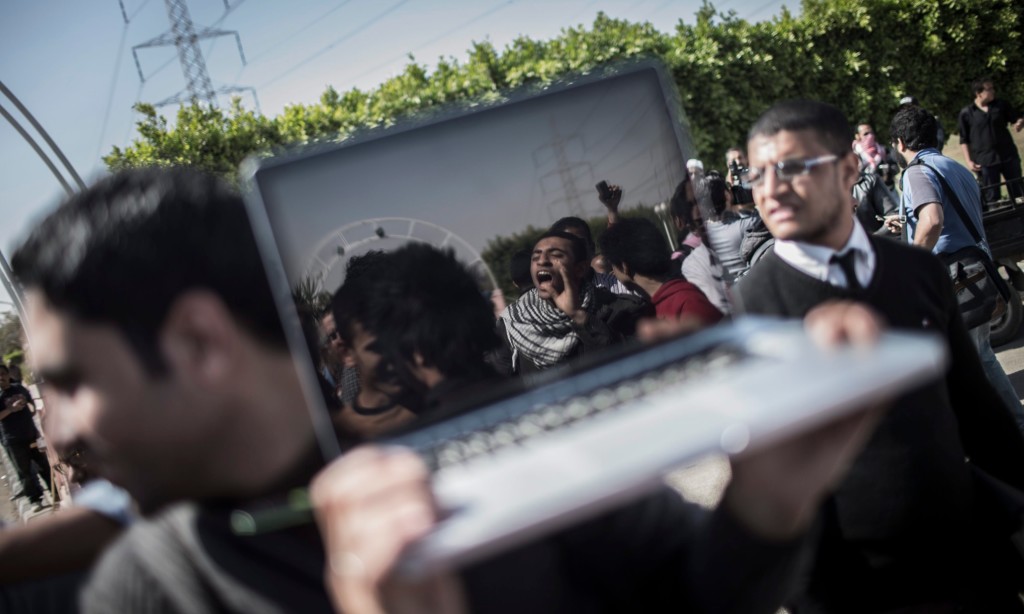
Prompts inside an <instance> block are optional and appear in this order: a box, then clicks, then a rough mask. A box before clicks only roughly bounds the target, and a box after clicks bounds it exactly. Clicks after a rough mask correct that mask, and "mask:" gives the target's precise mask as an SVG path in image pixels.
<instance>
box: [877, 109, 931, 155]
mask: <svg viewBox="0 0 1024 614" xmlns="http://www.w3.org/2000/svg"><path fill="white" fill-rule="evenodd" d="M938 129H939V126H938V123H936V121H935V116H934V115H932V114H931V113H930V112H929V111H928V110H926V109H924V108H923V107H903V108H902V109H900V110H899V111H897V112H896V115H895V116H893V118H892V124H891V125H890V126H889V134H890V135H891V137H892V140H893V142H895V141H896V139H900V140H902V141H903V144H904V145H905V146H906V148H907V149H909V150H910V151H921V150H922V149H926V148H928V147H938V144H939V140H938V137H937V136H936V134H937V133H938Z"/></svg>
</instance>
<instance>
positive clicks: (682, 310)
mask: <svg viewBox="0 0 1024 614" xmlns="http://www.w3.org/2000/svg"><path fill="white" fill-rule="evenodd" d="M651 302H652V303H654V311H655V313H656V314H657V316H658V317H659V318H665V319H673V320H675V319H679V318H680V317H682V316H684V315H686V316H693V317H695V318H697V319H699V320H700V321H701V322H702V323H703V324H705V325H710V324H714V323H716V322H718V321H719V320H721V319H722V312H721V311H719V310H718V309H716V308H715V306H714V305H712V304H711V302H710V301H708V297H706V296H704V293H703V292H701V291H700V288H698V287H697V286H695V285H693V284H691V283H690V282H688V281H686V280H684V279H673V280H670V281H667V282H665V283H664V284H662V286H661V287H660V288H658V291H657V292H655V293H654V296H652V297H651Z"/></svg>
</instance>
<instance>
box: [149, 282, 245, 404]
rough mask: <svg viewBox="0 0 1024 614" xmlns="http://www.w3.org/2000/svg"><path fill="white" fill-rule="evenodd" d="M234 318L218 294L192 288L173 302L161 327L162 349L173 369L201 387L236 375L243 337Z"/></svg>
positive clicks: (221, 381) (215, 383) (219, 382)
mask: <svg viewBox="0 0 1024 614" xmlns="http://www.w3.org/2000/svg"><path fill="white" fill-rule="evenodd" d="M240 334H242V331H241V330H240V329H239V328H238V326H237V324H236V322H235V320H234V318H233V317H232V316H231V313H230V312H229V311H228V309H227V307H226V306H225V305H224V303H223V301H221V300H220V298H219V297H217V296H216V295H215V294H213V293H211V292H208V291H204V290H193V291H189V292H186V293H184V294H182V295H180V296H179V297H178V298H176V299H175V300H174V302H173V303H172V304H171V307H170V309H169V310H168V311H167V317H166V318H165V319H164V323H163V326H162V327H161V329H160V349H161V351H162V353H163V355H164V358H165V359H166V360H167V362H168V364H169V366H170V368H171V370H172V372H174V373H177V374H180V376H182V377H184V378H187V380H188V381H190V382H193V383H194V384H196V385H198V386H202V387H206V386H218V385H220V384H222V383H223V382H225V381H227V380H228V379H229V378H231V377H232V376H233V372H234V369H235V361H236V360H237V359H238V357H239V353H240V352H241V351H242V350H241V344H240V342H241V340H240V339H239V337H238V335H240Z"/></svg>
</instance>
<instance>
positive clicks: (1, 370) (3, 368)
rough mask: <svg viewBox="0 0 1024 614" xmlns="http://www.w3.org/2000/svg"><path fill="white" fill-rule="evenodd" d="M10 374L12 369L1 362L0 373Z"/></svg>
mask: <svg viewBox="0 0 1024 614" xmlns="http://www.w3.org/2000/svg"><path fill="white" fill-rule="evenodd" d="M10 372H11V368H10V367H8V366H7V365H5V364H4V363H2V362H0V373H10Z"/></svg>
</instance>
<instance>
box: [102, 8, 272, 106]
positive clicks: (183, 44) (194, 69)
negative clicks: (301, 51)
mask: <svg viewBox="0 0 1024 614" xmlns="http://www.w3.org/2000/svg"><path fill="white" fill-rule="evenodd" d="M164 4H165V5H166V7H167V19H168V21H170V23H171V29H170V31H169V32H164V33H163V34H161V35H160V36H157V37H156V38H153V39H150V40H148V41H146V42H144V43H140V44H138V45H135V46H134V47H132V57H134V58H135V68H137V69H138V71H139V79H140V80H141V81H142V82H143V83H145V82H146V76H145V74H144V73H143V72H142V64H141V63H140V62H139V54H138V50H139V49H145V48H148V47H169V46H171V45H173V46H174V47H176V48H177V50H178V61H179V62H180V63H181V72H182V74H183V75H184V77H185V90H183V91H181V92H178V93H177V94H175V95H174V96H171V97H169V98H165V99H164V100H161V101H160V102H158V103H156V106H158V107H161V106H165V105H169V104H181V103H183V102H192V103H199V102H204V103H207V104H209V105H211V106H217V94H231V93H235V92H250V93H252V97H253V100H254V101H255V102H256V110H257V111H259V105H260V103H259V99H258V98H256V90H255V89H254V88H252V87H243V86H225V87H222V88H219V89H216V90H215V89H214V88H213V84H212V83H211V82H210V75H209V73H208V72H207V71H206V60H204V59H203V52H202V51H201V50H200V49H199V41H200V40H203V39H207V38H214V37H217V36H234V37H235V42H236V43H237V44H238V55H239V56H240V57H241V58H242V65H243V66H244V65H245V52H244V51H243V50H242V39H241V37H239V36H238V32H237V31H235V30H221V29H218V28H201V29H198V30H197V29H196V27H195V24H194V23H192V17H191V15H190V14H189V12H188V5H186V4H185V0H164ZM225 7H227V8H230V7H228V5H227V2H226V1H225ZM122 12H123V8H122Z"/></svg>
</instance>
